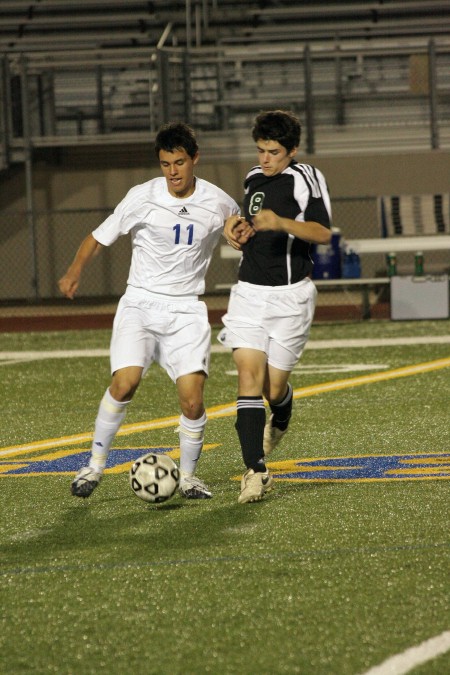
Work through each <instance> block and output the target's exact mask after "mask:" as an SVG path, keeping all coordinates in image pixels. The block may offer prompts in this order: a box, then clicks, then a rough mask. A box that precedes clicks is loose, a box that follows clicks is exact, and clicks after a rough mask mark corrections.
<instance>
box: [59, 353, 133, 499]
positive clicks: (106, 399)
mask: <svg viewBox="0 0 450 675" xmlns="http://www.w3.org/2000/svg"><path fill="white" fill-rule="evenodd" d="M142 371H143V368H140V367H137V366H131V367H128V368H121V369H120V370H117V371H116V372H115V373H114V374H113V377H112V381H111V385H110V387H109V388H108V389H107V390H106V391H105V393H104V395H103V398H102V400H101V402H100V406H99V408H98V412H97V417H96V419H95V426H94V436H93V439H92V445H91V456H90V459H89V465H88V466H86V467H83V468H82V469H81V470H80V471H79V472H78V474H77V475H76V476H75V478H74V480H73V482H72V486H71V491H72V494H73V495H74V496H75V497H89V496H90V495H91V494H92V492H93V491H94V490H95V488H96V487H97V485H98V484H99V482H100V480H101V478H102V475H103V471H104V470H105V466H106V460H107V459H108V454H109V451H110V448H111V445H112V442H113V440H114V437H115V435H116V433H117V432H118V431H119V428H120V426H121V425H122V422H123V420H124V418H125V415H126V409H127V406H128V404H129V403H130V401H131V399H132V398H133V396H134V393H135V392H136V389H137V388H138V386H139V382H140V380H141V377H142Z"/></svg>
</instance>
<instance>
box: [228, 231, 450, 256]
mask: <svg viewBox="0 0 450 675" xmlns="http://www.w3.org/2000/svg"><path fill="white" fill-rule="evenodd" d="M344 241H345V245H346V248H347V249H352V251H355V253H358V254H360V253H400V252H402V251H444V250H450V235H447V234H437V235H435V236H434V235H421V236H418V237H406V236H404V237H386V238H381V237H377V238H376V239H345V240H344ZM220 257H221V258H223V259H224V260H227V259H231V258H240V257H241V252H240V251H236V249H235V248H233V247H232V246H229V245H228V244H222V246H221V247H220Z"/></svg>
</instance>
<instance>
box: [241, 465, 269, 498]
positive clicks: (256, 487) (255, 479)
mask: <svg viewBox="0 0 450 675" xmlns="http://www.w3.org/2000/svg"><path fill="white" fill-rule="evenodd" d="M272 483H273V478H272V476H271V475H270V473H269V472H268V471H265V472H264V473H262V472H261V471H253V469H248V470H247V471H246V472H245V473H244V475H243V476H242V479H241V494H240V495H239V497H238V502H239V504H247V503H248V502H259V501H261V499H262V498H263V497H264V495H265V493H266V492H269V491H270V490H271V489H272Z"/></svg>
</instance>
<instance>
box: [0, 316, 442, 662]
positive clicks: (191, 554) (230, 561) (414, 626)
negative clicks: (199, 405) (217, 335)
mask: <svg viewBox="0 0 450 675" xmlns="http://www.w3.org/2000/svg"><path fill="white" fill-rule="evenodd" d="M449 336H450V322H449V321H435V322H432V321H418V322H389V321H383V322H372V321H370V322H364V323H355V324H327V325H320V324H318V325H315V326H314V327H313V330H312V334H311V341H310V345H309V348H308V349H307V350H306V351H305V353H304V356H303V358H302V361H301V366H300V368H299V369H298V372H297V371H296V372H295V373H294V375H293V377H292V384H293V386H294V389H295V392H296V402H295V403H294V415H293V420H292V424H291V427H290V431H289V434H287V436H286V437H285V439H283V443H282V445H280V447H279V448H277V450H276V451H275V453H274V456H273V458H272V457H271V463H270V464H269V466H270V467H271V470H272V472H273V473H274V474H275V475H276V481H275V489H274V491H273V492H272V493H271V494H270V495H268V496H267V498H266V499H265V500H264V501H263V502H261V503H257V504H246V505H238V504H237V496H238V493H239V484H238V482H237V480H236V479H237V478H239V476H240V475H241V472H242V462H241V457H240V451H239V448H238V443H237V437H236V433H235V430H234V426H233V425H234V415H233V412H232V411H231V412H230V411H229V410H228V409H227V408H228V406H230V405H232V404H233V403H234V400H235V395H236V376H235V374H233V371H234V366H233V363H232V359H231V355H230V354H229V353H228V352H218V353H213V355H212V361H211V376H210V378H209V381H208V384H207V391H206V405H207V407H208V409H209V422H208V426H207V435H206V443H207V448H206V449H205V452H204V454H203V457H202V459H201V461H200V464H199V475H200V477H201V478H202V479H204V480H205V481H206V482H207V483H208V484H209V485H210V487H211V488H212V490H213V494H214V498H213V499H211V500H208V501H186V500H181V499H180V498H179V497H175V498H174V499H173V500H171V501H170V502H168V503H166V504H163V505H161V506H159V507H157V506H151V505H146V504H145V503H144V502H141V501H140V500H139V499H138V498H137V497H135V496H134V495H133V494H132V492H131V490H130V488H129V485H128V475H127V469H128V467H129V465H130V463H131V461H128V462H127V461H126V459H124V457H125V458H126V457H127V455H126V453H124V452H123V451H129V452H132V451H133V449H135V451H136V452H140V451H141V450H142V454H143V453H144V452H145V451H146V450H147V449H148V448H152V447H156V448H163V449H164V451H165V452H169V453H172V454H173V455H174V456H176V447H177V438H178V437H177V435H176V434H175V433H174V430H175V427H176V417H177V415H178V408H177V401H176V395H175V390H174V387H173V385H172V383H171V382H170V380H169V378H168V377H167V375H166V374H165V373H164V372H162V371H161V370H159V369H158V367H154V366H152V368H151V369H150V371H149V373H148V375H147V377H146V378H145V379H144V381H143V383H142V385H141V388H140V390H139V391H138V393H137V394H136V397H135V399H134V401H133V403H132V405H131V406H130V408H129V412H128V415H127V418H126V422H125V427H124V428H123V433H121V434H120V435H118V436H117V438H116V442H115V445H114V448H115V450H114V451H113V452H112V453H111V457H112V458H113V459H114V458H116V457H117V458H120V461H119V459H117V461H116V463H115V465H114V466H112V467H111V468H110V469H109V470H108V472H107V474H106V475H105V477H104V479H103V481H102V483H101V485H100V486H99V488H98V490H96V492H95V493H94V494H93V495H92V497H91V498H90V499H88V500H81V499H76V498H74V497H72V496H71V495H70V490H69V486H70V480H71V477H72V476H73V473H74V470H73V466H74V465H75V464H76V463H77V462H78V466H81V465H83V464H84V463H85V457H84V456H83V454H82V453H83V451H84V452H85V451H87V450H88V448H89V433H90V431H91V430H92V425H93V422H94V418H95V415H96V411H97V407H98V403H99V401H100V398H101V396H102V395H103V392H104V390H105V388H106V386H107V385H108V383H109V360H108V357H107V356H106V355H102V354H106V353H107V349H108V345H109V331H68V332H54V333H29V334H14V335H13V334H9V335H8V334H0V352H1V353H0V382H1V390H2V392H3V396H2V425H1V428H0V479H1V480H0V495H1V502H0V508H1V540H0V560H1V572H2V580H1V591H0V607H1V624H0V625H1V630H0V645H1V649H0V673H2V674H3V673H4V674H5V675H9V674H12V673H33V674H39V673H58V675H66V674H67V675H68V674H71V673H81V674H82V675H83V674H85V673H86V674H90V673H92V674H94V673H114V674H116V673H118V674H129V673H133V674H134V673H139V674H142V675H147V674H148V675H153V674H155V675H156V674H164V675H165V674H166V673H167V674H180V675H181V674H183V675H184V674H189V675H190V674H196V673H213V674H218V675H221V674H228V673H233V674H234V673H236V674H238V673H239V674H241V675H247V674H248V675H253V674H255V675H256V674H258V675H260V674H263V675H265V674H272V673H273V674H276V673H301V674H307V675H309V674H312V675H322V674H323V675H329V674H336V675H347V674H348V675H360V674H362V673H365V672H366V671H368V670H369V669H370V668H372V667H374V666H377V665H379V664H382V663H383V662H385V661H386V659H388V658H389V657H392V656H394V655H396V654H400V653H403V652H405V650H408V649H409V648H411V647H414V646H417V645H420V644H422V643H424V641H426V640H429V639H431V638H434V637H436V636H441V635H442V634H443V633H444V634H445V635H447V634H448V631H449V630H450V612H449V599H450V597H449V596H450V593H449V591H450V573H449V569H450V567H449V531H450V528H449V509H448V504H449V494H450V481H449V479H450V423H449V422H450V413H449V401H450V337H449ZM361 340H366V341H370V342H364V343H361ZM330 341H332V342H330ZM214 344H216V343H214ZM75 350H78V356H73V352H74V351H75ZM83 350H87V352H90V354H91V355H89V356H88V355H87V354H86V352H83ZM93 350H104V351H101V352H97V354H100V355H97V356H93V355H92V354H93ZM11 352H14V353H11ZM17 352H20V354H17ZM67 352H72V355H71V354H70V353H67ZM94 353H95V352H94ZM43 357H44V358H43ZM422 364H425V365H422ZM412 366H414V367H412ZM167 418H169V419H167ZM172 418H174V419H172ZM121 450H122V454H120V451H121ZM441 651H442V652H443V653H441V654H440V655H437V656H435V658H432V657H430V658H427V659H426V660H425V662H423V663H422V665H417V666H415V668H414V670H413V671H411V672H414V673H415V674H416V675H417V674H419V675H425V674H427V675H428V674H431V675H444V674H445V673H449V672H450V651H449V650H448V649H443V650H441ZM384 672H385V673H386V675H387V673H388V672H392V673H393V672H396V673H397V672H409V670H408V671H405V670H402V671H388V670H385V671H384ZM380 675H384V673H383V672H382V671H380Z"/></svg>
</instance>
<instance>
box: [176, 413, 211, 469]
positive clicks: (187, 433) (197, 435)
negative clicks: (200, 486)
mask: <svg viewBox="0 0 450 675" xmlns="http://www.w3.org/2000/svg"><path fill="white" fill-rule="evenodd" d="M205 426H206V413H203V415H202V416H201V417H200V418H199V419H198V420H190V419H188V418H187V417H185V416H184V415H183V414H182V415H181V417H180V426H179V427H178V429H177V431H178V432H179V434H180V471H181V475H182V476H193V475H194V474H195V469H196V467H197V462H198V460H199V458H200V454H201V452H202V447H203V437H204V434H205Z"/></svg>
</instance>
